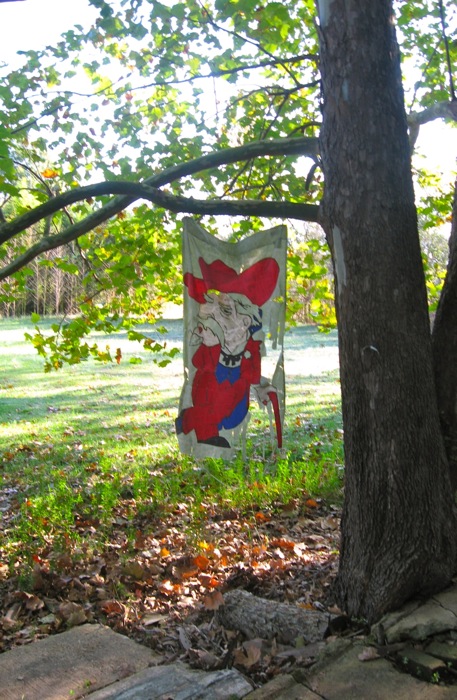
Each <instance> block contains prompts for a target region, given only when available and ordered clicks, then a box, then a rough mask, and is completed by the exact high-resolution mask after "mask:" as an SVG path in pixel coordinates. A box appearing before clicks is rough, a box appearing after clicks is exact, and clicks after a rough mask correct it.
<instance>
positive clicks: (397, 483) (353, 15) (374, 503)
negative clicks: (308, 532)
mask: <svg viewBox="0 0 457 700" xmlns="http://www.w3.org/2000/svg"><path fill="white" fill-rule="evenodd" d="M317 5H318V9H319V24H320V26H319V34H320V44H321V72H322V81H323V94H324V105H323V129H322V132H321V154H322V161H323V169H324V174H325V192H324V198H323V202H322V207H321V208H322V224H323V227H324V229H325V231H326V234H327V237H328V241H329V244H330V248H331V251H332V257H333V264H334V271H335V279H336V290H335V297H336V300H335V301H336V311H337V319H338V329H339V330H338V332H339V347H340V368H341V390H342V401H343V421H344V431H345V460H346V484H345V504H344V509H343V519H342V540H341V555H340V569H339V574H338V577H337V593H338V597H339V602H340V604H341V606H342V607H343V608H344V609H345V610H346V612H348V613H349V614H350V615H353V616H362V617H365V618H367V619H368V620H369V621H374V620H375V619H377V618H379V617H380V616H381V615H382V614H383V613H384V612H385V611H387V610H389V609H393V608H396V607H398V606H399V605H401V604H402V603H403V602H404V601H405V600H407V599H408V598H410V597H412V596H413V595H415V594H429V593H431V592H434V591H437V590H439V589H440V588H443V587H444V586H446V584H448V583H449V581H450V579H451V576H452V574H453V572H454V569H455V558H456V545H455V542H454V532H455V529H454V525H455V523H454V514H453V503H452V498H451V489H450V483H449V474H448V466H447V460H446V455H445V451H444V445H443V439H442V436H441V432H440V424H439V419H438V410H437V403H436V393H435V387H434V376H433V370H432V350H431V341H430V328H429V319H428V310H427V301H426V290H425V281H424V275H423V270H422V263H421V256H420V246H419V238H418V232H417V217H416V211H415V205H414V192H413V185H412V176H411V166H410V156H409V144H408V135H407V123H406V115H405V110H404V101H403V92H402V86H401V75H400V63H399V56H398V46H397V43H396V38H395V30H394V25H393V15H392V7H391V2H390V1H389V0H372V1H371V2H369V1H367V2H364V3H360V2H357V1H356V0H332V2H327V0H318V2H317Z"/></svg>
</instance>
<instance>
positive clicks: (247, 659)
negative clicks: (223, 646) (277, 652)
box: [233, 639, 263, 668]
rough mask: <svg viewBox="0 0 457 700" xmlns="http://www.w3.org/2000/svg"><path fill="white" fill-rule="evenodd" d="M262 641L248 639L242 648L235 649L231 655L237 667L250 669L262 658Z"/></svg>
mask: <svg viewBox="0 0 457 700" xmlns="http://www.w3.org/2000/svg"><path fill="white" fill-rule="evenodd" d="M262 644H263V639H249V640H248V641H247V642H243V644H242V646H241V647H239V648H238V649H235V651H234V653H233V661H234V663H235V664H236V665H238V666H243V667H244V668H251V666H254V664H256V663H257V662H258V661H260V659H261V657H262Z"/></svg>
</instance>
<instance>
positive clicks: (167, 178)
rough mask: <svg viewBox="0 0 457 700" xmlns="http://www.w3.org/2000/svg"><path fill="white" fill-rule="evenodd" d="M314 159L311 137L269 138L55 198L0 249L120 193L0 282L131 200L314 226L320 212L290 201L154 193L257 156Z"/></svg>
mask: <svg viewBox="0 0 457 700" xmlns="http://www.w3.org/2000/svg"><path fill="white" fill-rule="evenodd" d="M317 154H318V140H317V139H315V138H304V137H303V138H290V139H272V140H271V141H261V142H254V143H250V144H246V145H245V146H237V147H235V148H229V149H224V150H221V151H216V152H213V153H210V154H208V155H205V156H201V157H200V158H196V159H194V160H192V161H188V162H187V163H182V164H179V165H175V166H172V167H170V168H167V169H166V170H164V171H163V172H162V173H158V174H156V175H152V176H151V177H150V178H147V179H146V180H145V181H144V182H143V183H135V182H125V181H124V182H122V181H112V182H102V183H98V184H95V185H87V186H85V187H78V188H75V189H73V190H69V191H68V192H64V193H63V194H60V195H57V196H56V197H53V198H52V199H50V200H48V201H47V202H45V203H44V204H41V205H40V206H38V207H36V208H35V209H33V210H32V211H29V212H27V213H26V214H23V215H22V216H20V217H18V218H17V219H15V220H14V221H11V222H8V223H6V224H3V225H1V226H0V244H1V243H5V242H7V241H8V240H10V239H11V238H13V237H14V236H15V235H17V234H18V233H21V232H22V231H24V230H25V229H26V228H28V227H29V226H32V225H33V224H35V223H37V222H38V221H40V220H42V219H43V218H45V217H47V216H51V215H52V214H54V213H56V212H57V211H59V210H61V209H62V208H64V207H65V206H68V205H70V204H74V203H75V202H78V201H82V200H84V199H87V198H88V197H94V196H102V195H106V194H120V195H122V196H119V197H116V198H114V199H113V200H111V201H110V202H109V203H108V204H106V205H104V206H102V207H100V209H98V210H96V211H94V212H92V213H91V214H89V216H87V217H85V218H84V219H82V220H81V221H79V222H77V223H76V224H73V225H71V226H68V227H67V228H66V229H64V230H63V231H62V232H61V233H59V234H57V235H54V236H48V237H45V238H42V239H41V240H40V241H38V243H36V244H35V245H33V246H31V247H30V248H29V249H28V250H27V251H26V252H25V253H23V254H22V255H20V256H18V257H17V258H16V260H14V261H13V262H11V263H10V264H9V265H6V266H5V267H4V268H3V270H1V271H0V280H3V279H6V278H7V277H8V276H9V275H11V274H13V273H14V272H17V271H18V270H20V269H21V268H22V267H24V265H26V264H27V263H29V262H30V261H31V260H33V259H34V258H36V257H37V256H38V255H40V254H42V253H44V252H46V251H48V250H52V249H54V248H57V247H58V246H60V245H64V244H66V243H70V242H71V241H74V240H75V239H77V238H79V237H80V236H82V235H83V234H84V233H87V232H88V231H90V230H92V229H93V228H95V227H96V226H98V225H100V224H101V223H103V222H104V221H106V220H107V219H110V218H111V217H112V216H115V215H116V214H117V213H119V212H120V211H122V210H123V209H125V208H126V207H127V206H129V204H131V203H132V202H134V201H135V200H137V199H139V198H142V199H147V200H148V201H151V202H153V203H154V204H156V205H157V206H161V207H164V208H165V209H168V210H169V211H173V212H178V213H188V214H206V215H229V216H265V217H278V218H294V219H299V220H302V221H317V216H318V210H319V207H318V206H317V205H310V204H298V203H294V202H267V201H263V200H262V201H258V200H237V201H233V200H232V201H228V200H217V201H214V200H208V201H201V200H197V199H193V198H186V197H176V196H173V195H170V194H167V193H165V192H163V191H161V190H160V189H159V188H160V187H162V186H164V185H167V184H169V183H171V182H173V181H175V180H178V179H180V178H182V177H186V176H189V175H192V174H195V173H198V172H201V171H202V170H208V169H211V168H215V167H218V166H221V165H227V164H229V163H234V162H238V161H240V160H250V159H252V158H255V157H258V156H288V155H298V156H309V157H311V158H313V159H315V158H316V157H317Z"/></svg>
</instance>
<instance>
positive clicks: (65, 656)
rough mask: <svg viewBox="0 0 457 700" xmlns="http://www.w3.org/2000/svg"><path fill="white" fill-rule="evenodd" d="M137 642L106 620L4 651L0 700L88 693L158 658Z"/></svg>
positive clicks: (64, 698)
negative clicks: (112, 626) (117, 632)
mask: <svg viewBox="0 0 457 700" xmlns="http://www.w3.org/2000/svg"><path fill="white" fill-rule="evenodd" d="M157 658H158V657H157V656H156V655H155V654H154V653H153V652H152V651H151V650H150V649H147V648H146V647H144V646H141V645H140V644H137V643H136V642H134V641H132V640H131V639H128V638H127V637H124V636H122V635H120V634H116V632H113V631H112V630H110V629H109V628H108V627H104V626H103V625H89V624H86V625H81V626H80V627H73V628H72V629H71V630H69V631H67V632H62V633H61V634H56V635H53V636H52V637H47V638H46V639H42V640H39V641H37V642H33V643H32V644H28V645H27V646H24V647H16V648H14V649H11V651H5V652H4V653H3V654H0V689H1V690H0V696H1V698H2V700H39V699H40V700H44V698H46V699H50V698H52V700H68V698H74V699H75V700H76V698H81V697H85V696H86V695H87V694H88V693H89V692H90V691H91V690H96V689H97V688H102V687H104V686H105V685H107V684H108V683H113V682H114V681H116V680H118V679H119V678H125V677H127V676H130V675H132V674H134V673H136V672H137V671H140V670H141V669H143V668H145V667H147V666H150V665H151V664H152V663H154V662H156V661H157Z"/></svg>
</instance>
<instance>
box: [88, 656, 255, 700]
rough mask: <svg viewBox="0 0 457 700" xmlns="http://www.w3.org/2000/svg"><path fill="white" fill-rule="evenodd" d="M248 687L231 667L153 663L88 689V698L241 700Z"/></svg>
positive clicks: (110, 699) (93, 699)
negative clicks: (195, 667) (201, 668)
mask: <svg viewBox="0 0 457 700" xmlns="http://www.w3.org/2000/svg"><path fill="white" fill-rule="evenodd" d="M251 690H252V686H251V685H250V683H248V682H247V680H246V679H245V678H244V676H243V675H242V674H241V673H239V672H238V671H236V670H235V669H230V670H229V669H224V670H221V671H210V672H208V671H197V670H193V669H190V668H189V667H188V666H185V665H184V664H181V663H174V664H168V665H164V666H156V667H153V668H147V669H144V670H143V671H140V672H139V673H137V674H136V675H134V676H131V677H130V678H126V679H125V680H123V681H119V682H117V683H114V684H113V685H111V686H108V687H106V688H103V690H98V691H97V692H95V693H90V695H89V696H88V698H89V700H165V699H167V700H168V699H170V700H229V699H230V700H241V698H244V697H245V696H246V695H247V694H248V693H250V692H251Z"/></svg>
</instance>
